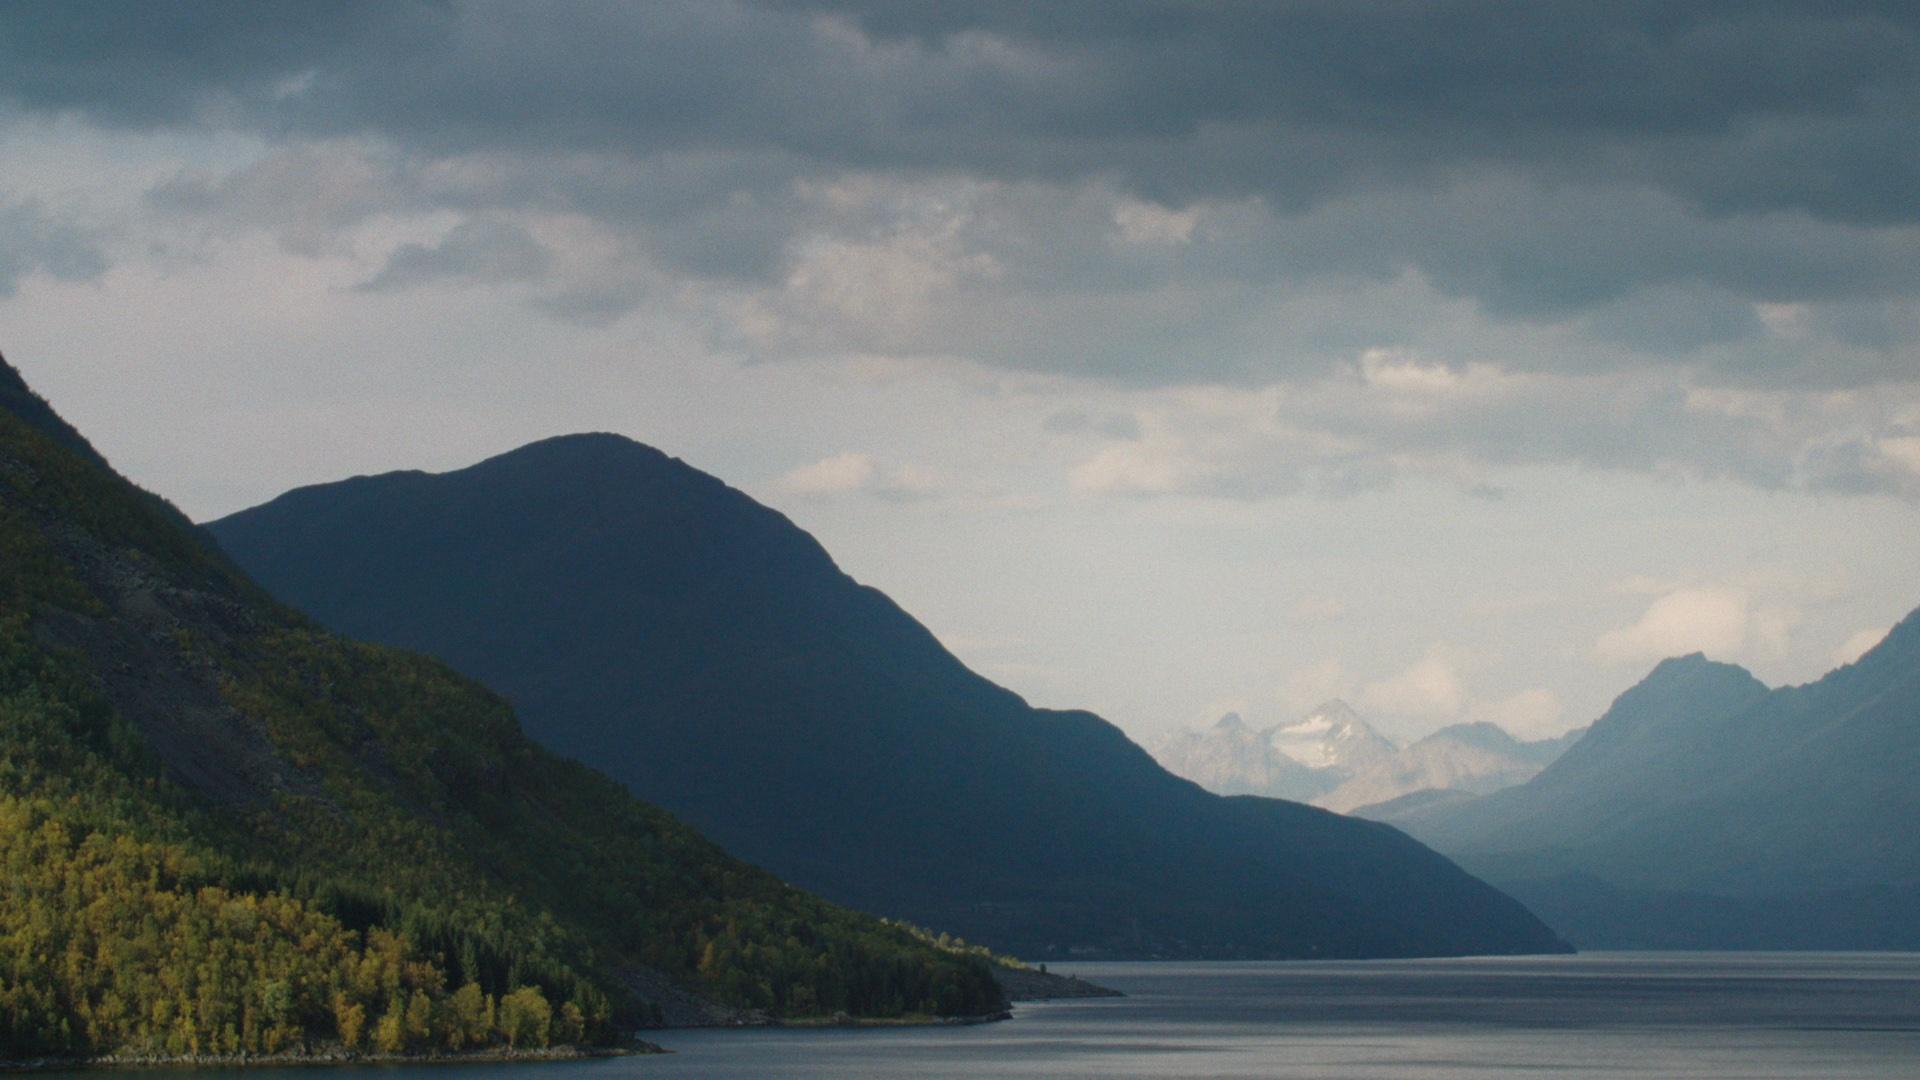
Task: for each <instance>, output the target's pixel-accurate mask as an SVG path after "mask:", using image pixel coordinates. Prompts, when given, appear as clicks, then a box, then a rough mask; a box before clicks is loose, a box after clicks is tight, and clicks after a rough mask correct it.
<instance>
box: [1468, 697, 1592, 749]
mask: <svg viewBox="0 0 1920 1080" xmlns="http://www.w3.org/2000/svg"><path fill="white" fill-rule="evenodd" d="M1565 712H1566V710H1565V708H1564V707H1563V706H1562V705H1561V703H1560V697H1559V695H1558V694H1555V693H1554V692H1553V691H1551V690H1546V689H1533V690H1522V691H1520V692H1519V693H1517V694H1514V695H1512V696H1511V697H1505V698H1501V699H1500V700H1498V701H1490V702H1484V703H1476V704H1475V705H1473V706H1472V708H1470V709H1469V710H1468V714H1469V715H1470V716H1471V717H1472V718H1473V719H1474V720H1479V721H1485V722H1487V723H1491V724H1498V725H1500V726H1501V727H1502V728H1505V729H1506V731H1507V733H1508V734H1509V735H1512V736H1513V737H1514V738H1517V739H1547V738H1552V737H1553V736H1555V735H1558V734H1560V733H1561V732H1563V731H1565V730H1566V729H1567V724H1566V722H1565V721H1564V719H1563V716H1564V714H1565Z"/></svg>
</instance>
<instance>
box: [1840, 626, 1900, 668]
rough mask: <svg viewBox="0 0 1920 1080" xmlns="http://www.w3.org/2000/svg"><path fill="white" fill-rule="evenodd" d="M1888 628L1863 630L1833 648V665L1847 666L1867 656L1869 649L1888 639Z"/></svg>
mask: <svg viewBox="0 0 1920 1080" xmlns="http://www.w3.org/2000/svg"><path fill="white" fill-rule="evenodd" d="M1888 629H1889V628H1888V627H1884V626H1883V627H1880V628H1879V629H1876V630H1862V631H1860V632H1858V633H1856V634H1854V635H1853V636H1852V637H1849V638H1848V639H1847V640H1846V641H1844V642H1842V643H1841V644H1840V647H1839V648H1837V649H1835V650H1833V654H1832V658H1833V666H1834V667H1845V666H1846V665H1848V664H1851V663H1853V662H1854V661H1855V660H1858V659H1860V658H1861V657H1862V656H1865V655H1866V653H1867V650H1868V649H1871V648H1873V647H1874V646H1875V645H1878V644H1880V642H1881V641H1883V640H1885V639H1886V636H1887V630H1888Z"/></svg>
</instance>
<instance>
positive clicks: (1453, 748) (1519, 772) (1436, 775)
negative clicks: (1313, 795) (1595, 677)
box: [1314, 722, 1579, 816]
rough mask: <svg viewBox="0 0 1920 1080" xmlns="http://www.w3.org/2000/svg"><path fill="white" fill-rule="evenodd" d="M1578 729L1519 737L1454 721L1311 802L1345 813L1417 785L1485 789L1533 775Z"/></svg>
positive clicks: (1435, 788)
mask: <svg viewBox="0 0 1920 1080" xmlns="http://www.w3.org/2000/svg"><path fill="white" fill-rule="evenodd" d="M1578 734H1579V733H1578V732H1574V733H1569V734H1568V735H1563V736H1559V737H1557V738H1552V739H1542V740H1538V741H1534V742H1522V741H1520V740H1519V739H1516V738H1514V737H1513V736H1512V735H1509V734H1507V731H1506V729H1505V728H1502V727H1500V726H1499V725H1497V724H1489V723H1484V722H1482V723H1473V724H1454V725H1452V726H1450V727H1444V728H1441V729H1440V730H1439V731H1436V732H1434V733H1433V734H1431V735H1428V736H1427V737H1425V738H1423V739H1421V740H1419V741H1418V742H1415V743H1413V744H1412V745H1410V746H1408V747H1406V748H1404V749H1402V750H1398V751H1396V752H1395V753H1394V754H1393V755H1392V756H1391V757H1388V758H1386V759H1384V760H1379V761H1375V762H1374V763H1372V764H1370V765H1368V766H1367V767H1365V768H1362V769H1359V770H1356V771H1355V773H1354V775H1353V776H1352V777H1350V778H1349V779H1348V780H1347V781H1346V782H1345V783H1343V784H1341V785H1340V786H1339V787H1338V788H1335V789H1334V790H1333V791H1330V792H1328V793H1327V794H1326V795H1324V796H1322V797H1321V798H1318V799H1316V800H1314V803H1315V805H1318V806H1324V807H1326V808H1327V809H1329V810H1338V811H1340V812H1341V813H1343V814H1344V813H1352V812H1353V811H1354V810H1355V809H1356V808H1358V807H1363V806H1367V805H1369V804H1374V803H1381V802H1386V801H1388V800H1391V799H1397V798H1400V797H1402V796H1405V795H1409V794H1412V793H1414V792H1418V791H1428V790H1433V791H1454V792H1463V793H1467V794H1474V795H1485V794H1488V793H1490V792H1494V791H1499V790H1500V789H1502V788H1509V787H1513V786H1514V785H1516V784H1524V783H1526V782H1527V781H1528V780H1531V779H1533V777H1534V776H1535V775H1537V774H1538V773H1539V772H1540V770H1541V769H1544V768H1546V767H1547V765H1548V764H1550V763H1551V762H1552V761H1553V760H1554V759H1555V758H1557V757H1559V756H1560V755H1561V754H1562V753H1564V752H1565V751H1566V749H1567V748H1568V747H1569V746H1571V745H1572V744H1573V742H1574V738H1575V737H1576V736H1577V735H1578ZM1363 816H1365V815H1363Z"/></svg>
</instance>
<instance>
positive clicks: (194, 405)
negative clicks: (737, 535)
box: [0, 0, 1920, 744]
mask: <svg viewBox="0 0 1920 1080" xmlns="http://www.w3.org/2000/svg"><path fill="white" fill-rule="evenodd" d="M1916 130H1920V10H1917V9H1916V8H1915V7H1914V6H1913V5H1911V4H1901V3H1884V4H1880V3H1854V4H1848V3H1820V4H1811V3H1775V2H1765V0H1755V2H1740V3H1713V2H1700V3H1689V4H1669V3H1639V2H1633V0H1620V2H1613V3H1606V4H1592V3H1556V2H1553V0H1536V2H1526V3H1519V2H1515V3H1496V2H1483V3H1459V2H1449V0H1439V2H1434V3H1424V4H1388V3H1368V2H1364V0H1359V2H1355V0H1342V2H1339V3H1331V2H1327V3H1284V2H1282V3H1270V4H1244V3H1174V2H1135V0H1100V2H1091V0H1089V2H1080V0H1058V2H1053V3H1047V4H1031V3H1024V2H998V0H983V2H979V3H961V4H954V3H934V2H916V0H877V2H860V0H842V2H834V0H819V2H812V0H767V2H736V0H695V2H679V0H656V2H650V3H645V4H631V3H574V2H555V3H544V4H538V5H532V4H506V3H482V4H475V3H465V2H459V0H450V2H433V3H413V2H407V0H382V2H377V3H354V2H337V3H329V4H311V3H304V2H302V3H285V4H282V3H275V2H271V0H264V2H252V3H244V4H228V3H196V4H191V5H183V4H166V3H156V4H140V5H135V4H116V3H92V2H86V0H63V2H60V3H47V4H42V3H31V2H13V3H8V4H5V5H0V351H3V352H4V353H5V355H6V356H7V358H8V359H9V360H10V361H11V362H12V363H14V364H15V366H17V367H18V368H20V369H21V371H22V372H23V373H24V375H25V376H26V377H27V379H28V381H29V382H30V383H32V384H33V385H34V386H35V387H36V388H37V389H38V390H39V391H40V392H41V393H43V394H44V395H45V396H47V397H48V398H50V399H51V400H52V401H53V403H54V405H55V406H56V407H57V408H59V409H60V410H61V411H62V413H63V414H64V415H66V416H67V417H68V418H69V419H70V420H72V421H73V422H75V423H76V425H78V426H79V427H80V428H81V429H82V430H83V431H84V432H85V433H86V434H88V436H89V437H90V438H92V439H93V441H94V442H95V444H96V445H97V446H98V447H99V448H100V449H101V450H102V452H103V453H105V454H106V455H107V456H108V457H109V458H110V459H111V460H112V461H113V463H114V464H115V465H116V466H117V467H118V468H120V469H121V470H122V471H123V472H125V473H126V474H127V475H128V476H130V477H131V478H132V479H134V480H135V481H136V482H138V483H140V484H142V485H143V486H146V487H148V488H151V489H153V490H156V491H158V492H160V493H162V494H164V495H166V496H168V497H169V498H171V499H173V500H174V501H175V502H176V503H177V504H178V505H180V506H181V508H182V509H184V510H185V511H187V513H189V514H190V515H192V516H193V517H195V518H196V519H199V520H207V519H211V518H213V517H217V516H220V515H223V514H226V513H230V512H232V511H235V510H238V509H241V508H244V507H247V506H250V505H254V504H256V503H259V502H262V501H265V500H267V499H269V498H272V497H273V496H275V495H277V494H279V493H280V492H282V491H284V490H286V489H288V488H290V487H294V486H298V485H301V484H309V483H317V482H323V481H328V480H333V479H339V478H341V477H345V476H348V475H354V474H360V473H372V472H382V471H387V470H391V469H400V468H421V469H430V470H442V469H450V468H457V467H460V466H462V465H466V464H470V463H472V462H474V461H477V460H480V459H482V458H484V457H487V456H490V455H492V454H495V453H500V452H503V451H506V450H509V449H511V448H513V447H515V446H517V445H520V444H522V443H525V442H528V441H531V440H533V439H536V438H540V437H544V436H549V435H555V434H561V433H566V432H572V431H584V430H604V431H615V432H619V433H622V434H625V435H629V436H631V437H633V438H635V439H638V440H640V441H642V442H646V443H649V444H651V445H655V446H658V447H660V448H661V449H663V450H665V451H667V452H668V453H671V454H673V455H675V456H677V457H680V458H682V459H684V460H686V461H687V462H689V463H691V464H693V465H695V466H697V467H699V468H702V469H704V470H707V471H709V472H712V473H714V474H716V475H718V476H720V477H721V478H723V479H725V480H727V481H728V482H730V483H732V484H734V485H735V486H738V487H740V488H742V489H743V490H745V491H747V492H748V493H749V494H751V495H753V496H754V497H756V498H758V499H760V500H761V501H763V502H766V503H768V504H769V505H771V506H774V507H776V508H777V509H779V510H781V511H782V512H784V513H786V514H787V515H788V516H789V517H791V518H792V519H793V520H794V521H795V522H796V523H798V524H799V525H801V526H802V527H804V528H806V529H808V530H809V531H811V532H813V533H814V534H815V535H816V536H818V537H819V538H820V539H821V541H822V542H823V543H824V544H825V545H826V546H827V548H828V550H829V551H831V552H832V553H833V554H834V555H835V557H836V559H837V560H838V561H839V562H840V564H841V566H842V567H843V568H844V569H846V570H847V571H848V572H849V573H851V574H853V575H854V576H855V577H857V578H859V579H861V580H863V581H866V582H868V583H870V584H874V585H876V586H878V587H880V588H882V589H883V590H885V591H886V592H888V593H889V594H890V595H891V596H893V597H894V598H895V599H896V600H897V601H899V602H900V603H901V604H902V606H904V607H905V608H906V609H907V610H908V611H910V612H912V613H913V614H915V615H916V616H917V617H919V618H920V619H921V620H922V621H923V622H925V623H926V624H927V625H928V626H929V627H930V628H931V629H932V630H933V631H934V632H935V633H936V634H937V635H938V636H939V637H940V638H941V640H942V641H944V642H945V643H946V644H947V645H948V646H949V647H950V648H951V649H953V650H954V651H955V652H956V653H957V654H958V655H959V656H960V657H961V658H962V659H964V660H965V661H967V662H968V663H969V664H971V665H973V666H974V667H975V668H977V669H978V670H980V671H981V672H983V673H984V674H986V675H988V676H989V677H991V678H993V679H995V680H996V681H999V682H1001V683H1003V684H1005V685H1007V686H1009V687H1010V688H1012V689H1014V690H1016V691H1018V692H1020V693H1021V694H1023V695H1025V696H1026V697H1027V698H1028V699H1029V700H1031V701H1033V702H1034V703H1036V704H1040V705H1046V706H1055V707H1081V708H1091V709H1093V710H1095V711H1097V712H1099V713H1101V714H1102V715H1104V716H1106V717H1108V718H1109V719H1112V720H1113V721H1115V722H1116V723H1118V724H1120V725H1121V726H1122V727H1123V728H1125V729H1126V730H1127V731H1128V732H1129V733H1130V734H1132V735H1133V736H1134V737H1135V738H1136V739H1139V740H1140V741H1142V742H1146V743H1149V744H1151V743H1153V742H1154V741H1156V740H1158V739H1159V738H1161V737H1162V736H1163V735H1164V734H1165V733H1167V732H1169V731H1171V730H1174V729H1176V728H1178V727H1180V726H1183V725H1199V724H1204V723H1207V722H1210V721H1211V720H1212V719H1213V718H1214V717H1216V716H1218V715H1219V714H1220V713H1221V712H1223V711H1226V710H1228V709H1234V710H1238V711H1240V712H1242V713H1243V714H1244V715H1246V716H1247V718H1248V719H1249V720H1253V721H1261V722H1278V721H1280V720H1283V719H1289V718H1293V717H1297V716H1299V715H1302V714H1304V713H1305V712H1306V711H1307V710H1309V709H1310V708H1311V707H1312V706H1314V705H1315V704H1317V703H1318V702H1319V701H1320V700H1322V699H1324V698H1327V697H1332V696H1342V697H1345V698H1346V699H1347V700H1349V701H1350V702H1352V703H1353V704H1354V705H1355V706H1356V707H1357V708H1359V709H1360V710H1361V711H1362V713H1363V714H1365V715H1367V716H1368V717H1369V718H1370V719H1371V720H1373V721H1374V722H1375V723H1376V724H1377V725H1378V726H1379V727H1380V728H1381V729H1382V730H1383V731H1386V732H1387V733H1388V734H1390V735H1393V736H1395V737H1398V738H1402V739H1406V738H1412V737H1417V736H1418V735H1420V734H1423V733H1425V732H1428V731H1431V730H1434V729H1437V728H1439V727H1441V726H1443V725H1446V724H1449V723H1455V722H1461V721H1468V720H1491V721H1494V722H1498V723H1501V724H1503V725H1505V726H1507V727H1508V728H1509V729H1511V730H1513V731H1514V732H1515V733H1516V734H1520V735H1522V736H1525V737H1543V736H1548V735H1552V734H1555V733H1558V732H1560V731H1563V730H1566V729H1568V728H1571V727H1574V726H1577V725H1579V724H1583V723H1586V722H1588V721H1590V720H1592V719H1593V718H1594V717H1596V716H1597V715H1598V714H1599V713H1600V712H1601V711H1603V710H1604V709H1605V707H1606V705H1607V703H1608V702H1609V701H1610V700H1611V699H1612V698H1613V697H1614V696H1615V695H1616V694H1618V693H1619V692H1620V691H1622V690H1624V689H1625V688H1626V687H1628V686H1630V685H1631V684H1632V683H1633V682H1635V681H1636V680H1638V679H1639V678H1640V677H1641V676H1642V675H1644V674H1645V672H1646V670H1647V669H1648V668H1649V667H1650V666H1651V665H1652V664H1653V663H1654V662H1656V661H1658V660H1659V659H1660V658H1662V657H1665V656H1669V655H1676V654H1681V653H1686V652H1692V651H1696V650H1699V651H1704V652H1706V653H1707V654H1708V655H1709V656H1712V657H1714V658H1716V659H1722V660H1727V661H1732V662H1737V663H1741V664H1745V665H1747V666H1748V667H1750V668H1751V669H1752V670H1753V671H1754V672H1755V673H1756V674H1757V675H1759V676H1760V677H1761V678H1763V679H1765V680H1766V681H1768V682H1769V683H1773V684H1782V683H1797V682H1804V681H1807V680H1810V679H1813V678H1816V677H1818V676H1819V675H1820V674H1821V673H1822V672H1824V671H1826V670H1827V669H1829V668H1830V667H1832V666H1834V665H1835V664H1838V663H1844V662H1847V661H1848V660H1850V659H1852V658H1853V657H1854V656H1857V655H1858V654H1859V653H1860V652H1861V651H1863V650H1864V649H1866V648H1867V647H1869V646H1870V645H1871V644H1872V643H1873V642H1874V641H1875V640H1877V638H1878V637H1879V635H1880V634H1882V633H1884V631H1885V630H1886V629H1887V628H1888V627H1889V626H1890V625H1892V623H1894V622H1895V621H1896V620H1898V619H1900V618H1901V617H1903V616H1904V615H1905V614H1906V613H1907V612H1909V611H1910V610H1912V609H1913V608H1914V607H1916V606H1920V544H1917V543H1916V542H1915V538H1916V537H1920V198H1915V195H1914V193H1915V192H1917V191H1920V140H1917V139H1915V138H1914V137H1913V133H1914V132H1915V131H1916Z"/></svg>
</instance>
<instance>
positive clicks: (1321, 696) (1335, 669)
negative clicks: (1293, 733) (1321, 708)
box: [1279, 658, 1353, 716]
mask: <svg viewBox="0 0 1920 1080" xmlns="http://www.w3.org/2000/svg"><path fill="white" fill-rule="evenodd" d="M1352 691H1353V678H1352V676H1350V675H1349V674H1348V673H1347V669H1346V666H1345V665H1344V664H1342V663H1341V662H1340V661H1338V660H1335V659H1332V658H1329V659H1325V660H1321V661H1318V662H1316V663H1312V664H1308V665H1306V666H1304V667H1298V668H1294V669H1293V670H1292V671H1289V672H1287V675H1286V677H1285V678H1284V679H1282V680H1281V683H1280V690H1279V697H1280V704H1281V706H1282V707H1283V708H1285V709H1286V711H1287V714H1288V715H1289V716H1297V715H1299V714H1301V713H1304V712H1306V711H1307V710H1308V709H1311V708H1313V707H1314V706H1315V705H1318V704H1320V703H1321V702H1324V701H1328V700H1330V699H1332V698H1337V697H1346V696H1347V695H1348V694H1350V693H1352Z"/></svg>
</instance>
